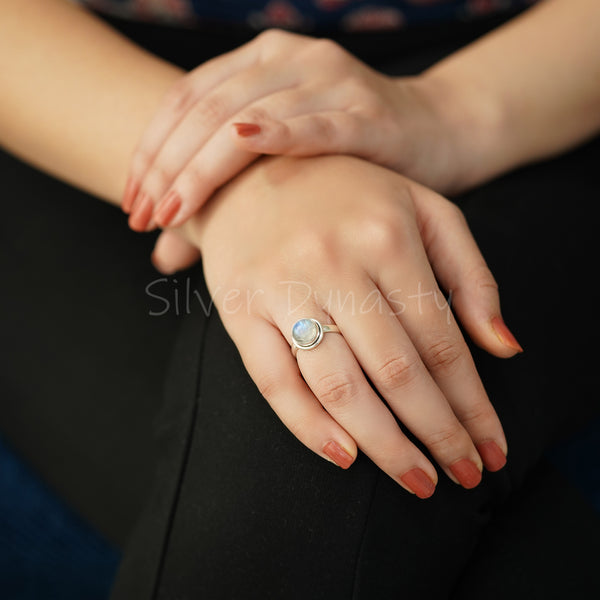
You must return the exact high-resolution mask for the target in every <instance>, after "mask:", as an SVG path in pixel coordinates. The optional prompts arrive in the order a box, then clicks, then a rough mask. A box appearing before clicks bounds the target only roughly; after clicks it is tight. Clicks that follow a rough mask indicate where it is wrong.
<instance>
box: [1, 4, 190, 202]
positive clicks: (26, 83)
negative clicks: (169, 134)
mask: <svg viewBox="0 0 600 600" xmlns="http://www.w3.org/2000/svg"><path fill="white" fill-rule="evenodd" d="M0 6H1V8H2V11H1V13H0V86H1V89H2V94H0V145H2V146H4V147H5V148H6V149H8V150H9V151H11V152H13V153H14V154H16V155H18V156H20V157H21V158H23V159H24V160H26V161H28V162H30V163H32V164H34V165H35V166H37V167H39V168H41V169H42V170H45V171H47V172H49V173H51V174H53V175H55V176H57V177H59V178H61V179H64V180H66V181H69V182H71V183H72V184H74V185H76V186H78V187H80V188H82V189H85V190H87V191H90V192H92V193H94V194H96V195H98V196H100V197H102V198H104V199H106V200H108V201H110V202H113V203H117V202H118V201H119V199H120V196H121V193H122V191H123V186H124V180H125V177H126V173H127V168H128V164H129V158H130V155H131V154H132V152H133V149H134V146H135V144H136V143H137V141H138V140H139V138H140V136H141V134H142V132H143V130H144V127H145V126H146V125H147V123H148V122H149V120H150V118H151V117H152V114H153V113H154V111H155V110H156V108H157V107H158V104H159V103H160V101H161V99H162V97H163V95H164V94H165V92H166V90H167V89H168V88H169V87H170V86H171V85H172V84H173V82H174V81H175V80H176V79H177V78H179V77H180V76H181V71H180V70H179V69H177V68H176V67H174V66H173V65H170V64H168V63H166V62H164V61H162V60H160V59H159V58H157V57H155V56H153V55H151V54H149V53H147V52H145V51H144V50H142V49H141V48H139V47H137V46H136V45H134V44H133V43H131V42H130V41H128V40H127V39H126V38H124V37H123V36H121V35H119V34H118V33H117V32H115V31H114V30H112V29H111V28H110V27H108V26H106V25H105V24H104V23H102V22H101V21H100V20H99V19H97V18H95V17H94V16H93V15H90V14H88V13H87V12H86V11H84V10H82V9H80V8H78V7H76V6H73V5H71V4H70V3H69V2H67V1H66V0H3V1H2V3H1V5H0Z"/></svg>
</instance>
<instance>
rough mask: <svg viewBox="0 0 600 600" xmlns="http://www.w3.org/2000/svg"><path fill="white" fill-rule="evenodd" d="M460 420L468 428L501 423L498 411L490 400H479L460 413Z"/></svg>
mask: <svg viewBox="0 0 600 600" xmlns="http://www.w3.org/2000/svg"><path fill="white" fill-rule="evenodd" d="M460 421H461V423H462V424H463V427H465V428H466V429H467V430H471V429H472V428H475V427H479V428H481V427H482V426H485V427H487V426H490V427H491V426H494V425H498V424H499V420H498V417H497V415H496V411H495V410H494V409H493V408H492V406H491V404H490V403H489V402H487V401H486V402H478V403H476V404H475V405H474V406H471V407H469V408H468V409H465V410H463V411H462V412H461V414H460Z"/></svg>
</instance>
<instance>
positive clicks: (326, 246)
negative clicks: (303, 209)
mask: <svg viewBox="0 0 600 600" xmlns="http://www.w3.org/2000/svg"><path fill="white" fill-rule="evenodd" d="M341 254H342V252H341V249H340V248H339V245H338V243H337V239H336V236H335V234H334V233H333V232H329V231H320V230H318V229H317V228H314V229H313V230H304V231H299V232H296V233H295V234H294V235H293V236H292V237H291V238H290V239H289V241H288V246H287V247H286V255H288V256H289V257H290V258H291V259H292V260H293V261H294V263H295V264H300V265H314V264H320V265H321V266H322V268H323V270H325V269H326V268H327V267H332V268H337V267H338V266H339V264H340V261H341V258H342V257H341ZM311 268H312V267H311Z"/></svg>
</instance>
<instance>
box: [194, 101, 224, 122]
mask: <svg viewBox="0 0 600 600" xmlns="http://www.w3.org/2000/svg"><path fill="white" fill-rule="evenodd" d="M226 114H227V103H226V101H225V99H224V98H222V97H221V96H220V95H218V94H216V93H215V94H210V95H209V96H207V97H206V98H205V99H204V100H203V101H202V102H200V103H199V104H198V105H197V107H196V109H195V117H196V118H197V119H198V121H199V122H200V124H201V125H208V126H215V125H218V124H220V123H221V122H222V121H223V120H224V118H225V116H226Z"/></svg>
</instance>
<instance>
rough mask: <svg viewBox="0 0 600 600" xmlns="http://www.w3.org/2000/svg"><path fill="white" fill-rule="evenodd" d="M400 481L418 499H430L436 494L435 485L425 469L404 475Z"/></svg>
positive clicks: (414, 470) (412, 470)
mask: <svg viewBox="0 0 600 600" xmlns="http://www.w3.org/2000/svg"><path fill="white" fill-rule="evenodd" d="M400 480H401V481H402V483H403V484H404V485H406V486H407V487H409V488H410V489H411V490H412V491H413V492H414V493H415V495H416V496H417V498H429V497H430V496H433V492H435V483H433V481H432V480H431V478H430V477H429V475H427V473H425V471H423V469H419V468H416V469H411V470H410V471H408V472H407V473H404V475H402V477H400Z"/></svg>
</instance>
